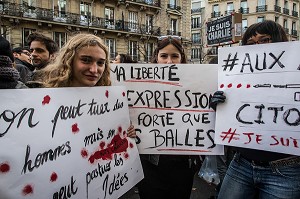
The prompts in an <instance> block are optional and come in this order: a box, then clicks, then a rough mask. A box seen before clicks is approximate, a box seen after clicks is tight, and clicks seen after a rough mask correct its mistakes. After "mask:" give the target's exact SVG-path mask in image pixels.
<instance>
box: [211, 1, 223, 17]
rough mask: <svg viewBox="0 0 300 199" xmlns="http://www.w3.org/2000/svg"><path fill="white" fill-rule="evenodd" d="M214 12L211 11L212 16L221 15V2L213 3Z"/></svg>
mask: <svg viewBox="0 0 300 199" xmlns="http://www.w3.org/2000/svg"><path fill="white" fill-rule="evenodd" d="M212 10H213V12H212V13H211V17H212V18H216V17H220V15H221V13H220V12H219V4H215V5H213V9H212Z"/></svg>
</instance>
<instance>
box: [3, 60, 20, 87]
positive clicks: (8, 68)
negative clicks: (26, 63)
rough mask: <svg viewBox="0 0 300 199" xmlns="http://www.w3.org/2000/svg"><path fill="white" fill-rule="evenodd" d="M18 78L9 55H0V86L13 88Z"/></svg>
mask: <svg viewBox="0 0 300 199" xmlns="http://www.w3.org/2000/svg"><path fill="white" fill-rule="evenodd" d="M19 79H20V75H19V72H18V71H17V70H16V69H15V68H14V67H13V63H12V61H11V60H10V58H9V57H7V56H3V55H0V88H15V86H16V85H17V83H18V80H19Z"/></svg>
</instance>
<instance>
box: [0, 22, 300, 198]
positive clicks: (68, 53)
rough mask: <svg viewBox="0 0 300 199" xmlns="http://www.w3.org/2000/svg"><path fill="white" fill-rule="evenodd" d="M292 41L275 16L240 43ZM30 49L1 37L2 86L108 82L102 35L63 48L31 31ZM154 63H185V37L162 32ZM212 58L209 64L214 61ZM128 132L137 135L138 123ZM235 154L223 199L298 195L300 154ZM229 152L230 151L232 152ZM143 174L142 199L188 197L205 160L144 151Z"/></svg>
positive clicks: (220, 97)
mask: <svg viewBox="0 0 300 199" xmlns="http://www.w3.org/2000/svg"><path fill="white" fill-rule="evenodd" d="M286 41H288V39H287V36H286V34H285V31H284V29H283V28H282V27H281V26H280V25H279V24H278V23H275V22H273V21H269V20H266V21H263V22H260V23H256V24H253V25H251V26H250V27H249V28H248V29H247V31H246V32H245V33H244V35H243V38H242V45H253V44H265V43H275V42H286ZM28 44H29V48H22V47H18V48H14V49H11V46H10V44H9V42H8V41H7V40H6V39H5V38H3V37H0V49H1V51H0V52H1V53H0V88H1V89H14V88H24V89H26V88H32V87H33V88H35V87H40V88H48V87H51V88H54V87H91V86H110V85H111V80H110V62H109V60H110V59H109V52H108V50H107V47H106V46H105V44H104V42H103V40H102V39H101V38H99V37H97V36H95V35H92V34H78V35H75V36H74V37H72V38H71V39H70V40H68V42H67V43H66V44H65V45H64V46H63V47H62V48H61V49H58V46H57V44H56V43H55V42H54V41H53V40H52V39H51V38H49V37H46V36H44V35H42V34H39V33H33V34H31V35H29V37H28ZM151 62H152V63H157V64H185V63H187V58H186V54H185V52H184V48H183V45H182V41H181V38H180V37H178V36H161V37H159V38H158V44H157V48H156V49H155V50H154V53H153V57H152V59H151ZM216 62H217V60H212V62H211V63H216ZM112 63H114V64H117V63H135V61H133V60H132V59H131V57H130V56H128V55H126V54H118V55H117V56H116V58H115V59H114V61H113V62H112ZM225 95H226V93H223V92H221V91H216V92H215V93H214V95H213V97H212V99H211V103H210V106H211V107H212V108H213V109H215V110H216V109H217V106H218V104H220V103H223V102H225V101H226V100H228V99H226V97H225ZM128 136H129V137H135V130H134V127H133V126H132V125H131V126H130V127H129V128H128ZM226 151H230V153H233V152H234V153H235V155H234V156H231V155H230V157H229V156H228V154H227V152H226V153H225V156H219V158H220V159H219V160H220V161H218V162H219V164H218V167H219V170H220V172H221V173H220V176H222V177H221V178H222V179H221V182H222V183H221V184H220V185H219V186H218V192H219V193H218V198H219V199H241V198H249V199H271V198H272V199H273V198H284V199H299V198H300V157H298V156H292V155H288V154H282V153H275V152H268V151H263V150H254V149H246V148H240V147H235V148H227V149H226ZM228 153H229V152H228ZM141 162H142V166H143V171H144V176H145V177H144V179H143V180H142V181H141V182H140V183H139V184H138V190H139V195H140V198H141V199H154V198H155V199H160V198H161V199H168V198H172V199H174V198H178V199H189V198H190V194H191V190H192V185H193V178H194V175H195V173H196V172H197V171H198V170H199V168H200V166H201V162H200V159H199V156H196V155H163V154H161V155H157V154H147V155H141Z"/></svg>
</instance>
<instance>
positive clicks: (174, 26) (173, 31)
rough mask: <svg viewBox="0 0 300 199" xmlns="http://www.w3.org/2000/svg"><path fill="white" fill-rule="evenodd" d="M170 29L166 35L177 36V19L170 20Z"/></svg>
mask: <svg viewBox="0 0 300 199" xmlns="http://www.w3.org/2000/svg"><path fill="white" fill-rule="evenodd" d="M170 27H171V28H170V32H169V33H168V34H170V35H178V32H177V19H171V24H170Z"/></svg>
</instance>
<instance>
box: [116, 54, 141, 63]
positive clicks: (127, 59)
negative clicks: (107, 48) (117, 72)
mask: <svg viewBox="0 0 300 199" xmlns="http://www.w3.org/2000/svg"><path fill="white" fill-rule="evenodd" d="M112 63H113V64H119V63H136V61H133V60H132V58H131V56H130V55H127V54H118V55H117V56H116V58H115V60H113V61H112Z"/></svg>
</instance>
